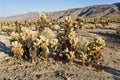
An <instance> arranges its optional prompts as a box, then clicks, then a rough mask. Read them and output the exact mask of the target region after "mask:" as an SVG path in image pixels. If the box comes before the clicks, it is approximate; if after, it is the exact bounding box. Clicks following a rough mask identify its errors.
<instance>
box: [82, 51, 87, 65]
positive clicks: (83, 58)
mask: <svg viewBox="0 0 120 80" xmlns="http://www.w3.org/2000/svg"><path fill="white" fill-rule="evenodd" d="M80 57H81V60H82V65H83V66H85V62H86V60H87V57H88V55H87V54H86V53H83V52H81V54H80Z"/></svg>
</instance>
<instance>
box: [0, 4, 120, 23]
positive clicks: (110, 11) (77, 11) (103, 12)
mask: <svg viewBox="0 0 120 80" xmlns="http://www.w3.org/2000/svg"><path fill="white" fill-rule="evenodd" d="M38 13H39V12H29V13H26V14H21V15H16V16H10V17H4V18H0V21H13V20H33V19H38V18H39V15H38ZM44 13H45V14H46V15H47V17H48V18H49V19H58V18H63V17H65V16H71V17H72V18H76V17H79V16H80V17H87V18H93V17H120V3H114V4H107V5H93V6H88V7H84V8H74V9H68V10H62V11H56V12H44Z"/></svg>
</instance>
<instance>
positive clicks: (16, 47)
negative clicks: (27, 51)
mask: <svg viewBox="0 0 120 80" xmlns="http://www.w3.org/2000/svg"><path fill="white" fill-rule="evenodd" d="M11 52H12V53H13V55H14V57H17V58H18V59H20V60H22V56H23V54H24V49H23V48H22V44H20V43H18V41H14V42H12V49H11Z"/></svg>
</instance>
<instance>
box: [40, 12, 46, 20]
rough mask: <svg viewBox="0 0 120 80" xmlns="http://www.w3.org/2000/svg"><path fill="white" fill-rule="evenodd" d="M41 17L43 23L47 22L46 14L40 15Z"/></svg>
mask: <svg viewBox="0 0 120 80" xmlns="http://www.w3.org/2000/svg"><path fill="white" fill-rule="evenodd" d="M39 16H40V17H41V18H40V19H41V20H42V21H47V17H46V15H45V14H44V13H40V14H39Z"/></svg>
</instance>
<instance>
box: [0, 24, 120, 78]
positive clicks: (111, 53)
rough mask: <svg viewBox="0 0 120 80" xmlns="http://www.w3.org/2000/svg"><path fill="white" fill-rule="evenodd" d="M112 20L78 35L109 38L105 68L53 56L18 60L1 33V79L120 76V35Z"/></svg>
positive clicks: (104, 61) (104, 54)
mask: <svg viewBox="0 0 120 80" xmlns="http://www.w3.org/2000/svg"><path fill="white" fill-rule="evenodd" d="M113 26H114V25H113V24H111V25H109V26H108V27H106V28H104V29H91V30H90V29H89V30H80V31H79V32H78V35H77V36H78V37H86V38H90V37H96V36H101V37H102V38H103V39H105V41H106V48H105V49H104V51H103V52H102V54H103V56H102V58H101V59H102V60H103V66H104V67H103V70H102V71H98V70H97V67H93V68H91V69H88V68H87V67H83V66H82V65H80V63H75V64H74V65H69V64H64V63H63V64H62V62H61V61H59V60H57V61H55V60H54V59H53V58H49V62H48V63H45V62H44V61H43V60H40V59H39V61H38V62H37V63H34V64H31V63H29V62H23V63H22V64H21V62H20V61H16V60H15V59H14V58H12V57H10V56H9V55H8V53H9V51H10V43H9V37H6V36H3V35H0V80H120V36H119V35H116V33H115V27H113Z"/></svg>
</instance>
